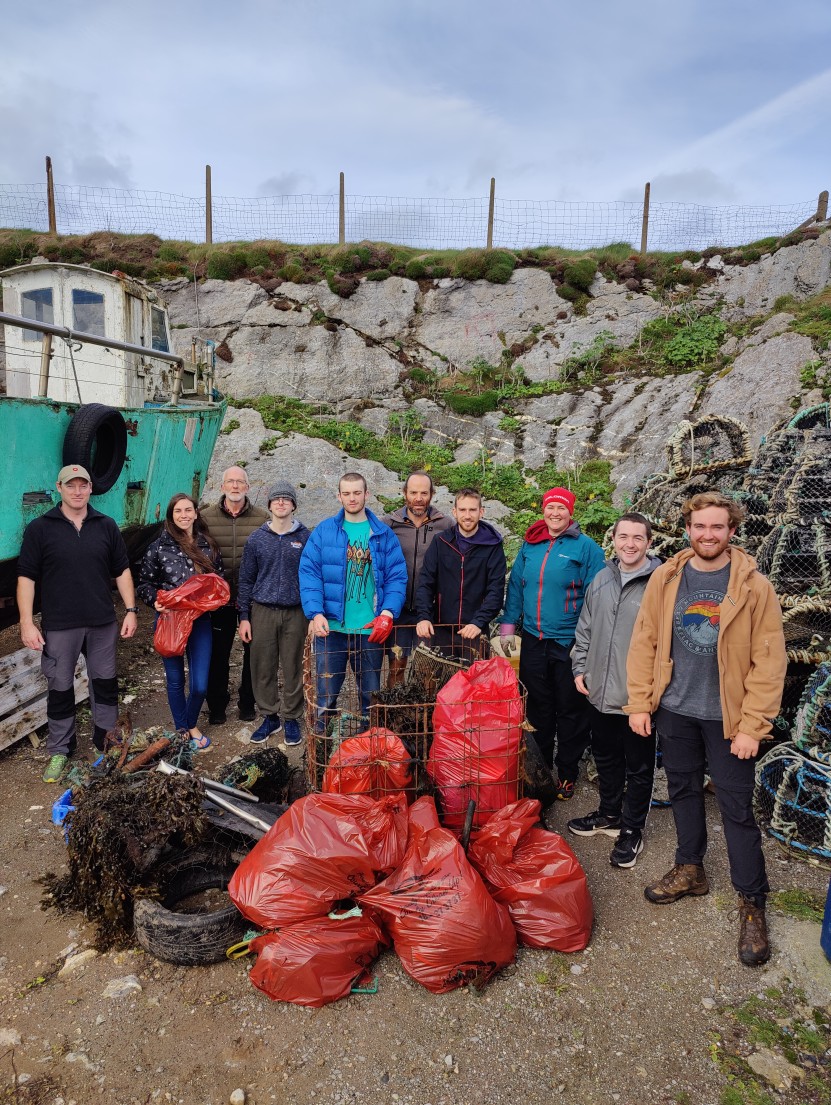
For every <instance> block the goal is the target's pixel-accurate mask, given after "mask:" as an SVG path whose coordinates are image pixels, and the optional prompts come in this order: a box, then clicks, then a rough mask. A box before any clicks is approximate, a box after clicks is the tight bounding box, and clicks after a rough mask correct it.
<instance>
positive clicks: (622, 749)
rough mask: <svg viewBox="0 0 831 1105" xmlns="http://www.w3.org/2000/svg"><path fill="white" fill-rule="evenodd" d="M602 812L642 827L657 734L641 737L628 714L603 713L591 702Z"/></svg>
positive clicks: (627, 824) (631, 826)
mask: <svg viewBox="0 0 831 1105" xmlns="http://www.w3.org/2000/svg"><path fill="white" fill-rule="evenodd" d="M589 714H590V717H591V730H592V754H593V756H594V762H595V766H596V767H597V782H598V786H599V788H600V812H601V813H602V814H605V816H606V817H620V819H621V827H622V828H624V829H640V830H641V831H642V830H643V827H644V825H645V824H646V816H647V814H648V813H649V806H650V803H651V801H652V784H653V783H654V781H655V734H654V732H653V733H652V735H651V736H649V737H640V736H638V734H637V733H633V732H632V730H631V729H630V728H629V718H628V717H627V716H626V715H625V714H602V713H601V712H600V710H596V709H595V708H594V706H592V705H591V703H589Z"/></svg>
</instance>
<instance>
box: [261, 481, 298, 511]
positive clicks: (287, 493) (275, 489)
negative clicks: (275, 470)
mask: <svg viewBox="0 0 831 1105" xmlns="http://www.w3.org/2000/svg"><path fill="white" fill-rule="evenodd" d="M275 499H291V501H292V502H293V503H294V505H295V507H296V506H297V491H296V490H295V487H294V484H291V483H289V481H288V480H277V482H276V483H275V484H273V485H272V486H271V487H270V488H269V492H268V505H269V506H271V504H272V502H273V501H274V500H275Z"/></svg>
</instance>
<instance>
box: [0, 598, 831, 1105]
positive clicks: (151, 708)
mask: <svg viewBox="0 0 831 1105" xmlns="http://www.w3.org/2000/svg"><path fill="white" fill-rule="evenodd" d="M145 620H146V619H144V620H143V621H142V626H141V630H140V634H141V635H140V638H139V639H138V640H137V641H136V642H135V643H133V644H131V645H130V646H129V647H123V662H122V665H121V666H122V672H123V683H124V687H123V692H124V693H126V694H128V695H134V696H135V698H134V700H133V701H132V703H131V705H130V709H131V710H132V711H133V715H134V718H135V720H136V724H137V725H139V726H147V725H149V724H153V723H164V722H167V721H168V714H167V704H166V699H165V697H164V683H163V678H162V670H161V664H160V663H159V661H158V659H157V658H156V657H155V655H154V654H153V653H152V651H151V649H150V646H149V641H148V633H147V625H146V624H145ZM232 712H233V711H232ZM240 728H241V724H240V723H239V722H236V721H234V720H233V719H232V720H229V723H228V724H227V725H226V726H224V727H223V728H222V729H219V730H216V729H215V730H213V731H212V733H211V735H212V737H213V738H214V747H213V748H212V749H211V750H209V751H208V752H206V753H204V754H202V756H201V757H200V765H201V764H203V763H204V764H205V765H206V766H212V765H215V764H216V765H218V764H220V763H222V762H224V761H226V760H228V759H230V758H231V757H232V756H233V755H236V754H238V753H239V752H240V751H241V750H242V748H241V745H240V744H239V743H238V742H237V740H236V739H235V735H236V733H237V732H238V730H239V729H240ZM85 732H86V733H88V725H87V726H86V728H85V729H83V728H82V733H85ZM79 754H80V755H81V756H84V755H85V754H86V755H89V742H88V739H86V738H85V737H84V738H82V740H81V749H80V753H79ZM292 755H294V756H296V755H297V753H296V752H294V751H293V752H292ZM45 758H46V757H45V753H44V752H43V751H40V750H37V751H36V750H33V749H32V748H31V747H30V745H29V743H28V741H23V742H20V743H18V745H16V746H15V747H14V748H12V749H10V750H8V751H7V752H5V753H3V754H0V802H2V810H3V814H2V819H1V820H0V849H2V855H3V857H4V863H3V874H2V877H1V878H0V881H1V882H2V895H1V896H0V996H1V997H2V1004H3V1018H2V1024H3V1027H2V1029H0V1090H1V1092H0V1100H2V1101H4V1102H5V1101H9V1102H15V1103H22V1102H42V1103H43V1102H48V1103H50V1105H72V1103H73V1102H74V1103H75V1105H86V1103H88V1102H91V1101H106V1102H112V1103H113V1105H122V1103H123V1105H139V1103H142V1105H144V1103H150V1102H178V1103H180V1105H192V1103H193V1105H219V1103H221V1102H227V1101H228V1100H229V1097H230V1095H231V1093H232V1091H234V1090H235V1089H237V1088H239V1089H242V1090H243V1091H244V1093H245V1100H246V1101H247V1102H248V1103H249V1105H252V1103H254V1105H266V1103H271V1102H277V1103H281V1105H290V1103H291V1105H293V1103H297V1105H300V1103H307V1102H320V1103H331V1105H341V1103H343V1105H346V1103H373V1105H375V1103H379V1105H380V1103H383V1105H387V1103H399V1105H463V1103H469V1105H498V1103H502V1102H506V1103H507V1102H511V1103H513V1102H515V1101H516V1100H520V1101H522V1102H523V1105H541V1103H543V1102H545V1103H549V1102H551V1101H552V1100H554V1101H558V1100H561V1101H564V1102H568V1103H570V1105H611V1103H613V1102H621V1103H623V1105H650V1103H664V1102H675V1103H677V1105H684V1103H685V1102H691V1101H695V1102H696V1103H699V1105H718V1103H719V1102H720V1101H721V1098H722V1093H723V1091H724V1088H725V1086H726V1081H725V1077H726V1076H725V1072H724V1068H723V1065H719V1064H717V1063H715V1062H714V1061H713V1058H712V1055H713V1054H714V1051H713V1049H714V1048H715V1049H716V1050H717V1046H716V1044H715V1043H714V1041H715V1040H716V1038H717V1037H718V1036H722V1035H723V1034H724V1033H725V1032H726V1031H727V1030H728V1029H729V1028H730V1027H731V1026H732V1028H735V1024H734V1022H733V1021H732V1019H731V1018H730V1016H729V1007H730V1006H732V1005H735V1004H737V1003H740V1002H742V1001H744V1000H745V999H747V998H748V997H750V996H751V995H754V994H762V993H763V992H764V991H765V990H769V989H770V988H771V987H773V986H777V987H779V988H780V989H783V988H784V989H787V987H788V983H787V981H786V980H788V979H790V980H793V982H794V983H795V984H796V985H797V986H799V987H801V988H802V989H803V990H804V991H805V992H806V995H807V997H806V1003H807V1005H806V1008H808V1007H809V1006H811V1005H813V1006H822V1005H823V1004H825V1003H827V1002H828V1001H829V994H831V966H829V964H828V963H827V962H826V961H825V959H824V957H823V956H822V954H821V951H820V949H819V925H816V924H810V923H807V922H796V921H794V920H792V919H790V918H786V917H780V916H776V915H774V916H772V917H771V933H772V942H773V947H774V956H773V959H772V961H771V963H770V964H769V965H768V966H766V967H765V968H762V969H761V970H757V971H751V970H748V969H746V968H744V967H742V966H741V965H740V964H739V962H738V961H737V958H736V953H735V944H736V934H737V927H736V920H735V918H734V917H733V916H732V915H731V911H732V910H733V909H734V906H735V898H734V895H733V893H732V890H731V888H730V885H729V880H728V877H727V870H726V859H725V850H724V842H723V834H722V833H721V831H720V825H719V822H718V814H717V811H716V809H715V803H714V800H712V799H710V800H709V807H708V808H709V813H708V817H709V822H710V829H711V849H710V854H709V856H708V863H707V867H708V873H709V876H710V881H711V884H712V891H711V893H710V895H709V896H708V897H706V898H700V899H685V900H683V901H681V902H678V903H677V904H675V905H673V906H669V907H655V906H650V905H649V904H648V903H647V902H646V901H645V900H644V898H643V886H644V884H645V883H646V882H648V881H650V880H651V879H653V878H655V877H658V876H660V875H661V874H663V872H664V871H665V870H666V869H667V868H668V867H669V866H670V865H671V862H672V854H673V840H674V834H673V831H672V819H671V812H670V811H669V810H668V809H656V810H654V811H653V813H652V815H651V819H650V823H649V825H648V840H647V846H646V849H645V851H644V853H643V854H642V856H641V857H640V860H639V862H638V865H637V866H636V867H635V868H634V869H632V870H631V871H621V870H618V869H615V868H612V867H611V866H610V865H609V862H608V854H609V850H610V848H611V844H612V842H611V841H610V840H609V839H608V838H606V837H595V838H590V839H583V838H575V837H571V838H570V841H569V842H570V843H571V844H572V845H573V847H574V850H575V851H576V853H577V855H578V857H579V858H580V859H581V861H582V862H583V863H584V865H585V867H586V869H587V872H588V877H589V882H590V886H591V889H592V893H593V896H594V903H595V910H596V922H595V929H594V933H593V938H592V941H591V943H590V945H589V947H588V948H587V949H586V951H585V952H582V953H579V954H575V955H572V956H561V955H557V954H550V953H545V952H540V951H532V950H526V949H520V951H519V953H518V956H517V960H516V964H515V965H514V966H513V967H510V968H508V969H507V970H505V971H503V972H502V973H501V974H500V975H499V976H498V977H497V978H496V979H495V980H494V981H493V982H492V983H491V984H490V985H489V986H488V987H487V988H486V989H485V990H484V991H482V992H481V993H477V992H475V991H472V990H467V989H465V990H460V991H455V992H453V993H451V994H448V995H444V996H434V995H432V994H430V993H428V992H427V991H426V990H424V989H422V988H421V987H420V986H419V985H418V984H416V983H415V982H413V981H412V980H410V979H409V978H408V977H407V976H406V975H405V973H404V972H403V970H402V969H401V967H400V965H399V962H398V960H397V958H396V956H395V955H394V953H392V952H387V953H386V954H384V955H383V956H382V958H381V959H380V960H379V962H378V963H377V966H376V976H377V980H378V991H377V993H375V994H367V995H355V996H352V997H350V998H348V999H346V1000H343V1001H340V1002H338V1003H336V1004H335V1005H330V1006H327V1007H325V1008H323V1009H321V1010H317V1011H310V1010H306V1009H302V1008H299V1007H295V1006H292V1005H287V1004H278V1003H275V1002H272V1001H270V1000H269V999H268V998H267V997H265V996H264V995H262V994H260V993H259V992H258V991H256V990H255V989H254V988H253V987H252V986H251V984H250V983H249V981H248V978H247V963H246V961H244V960H242V961H236V962H230V961H229V962H224V963H220V964H217V965H215V966H209V967H194V968H182V967H175V966H172V965H170V964H166V963H162V962H159V961H157V960H155V959H153V958H152V957H150V956H148V955H147V954H145V953H143V952H142V951H140V950H137V949H134V950H128V951H120V952H107V953H104V954H99V955H94V956H92V957H91V958H90V959H89V960H88V961H87V962H86V964H85V965H84V966H82V967H79V968H78V969H76V970H75V971H73V972H71V973H70V974H68V975H65V976H64V977H59V976H57V975H56V974H55V973H54V971H55V968H57V967H59V966H60V965H61V964H62V963H63V962H64V960H65V959H66V957H67V956H68V955H70V954H74V953H77V952H79V951H83V950H84V949H88V948H90V947H91V946H92V939H93V933H92V929H91V927H90V926H89V925H88V924H86V923H85V922H84V920H83V918H82V917H79V916H60V915H59V914H57V913H55V912H53V911H47V912H43V911H41V909H40V898H41V893H42V891H41V887H40V886H39V885H38V884H37V882H36V880H37V879H38V877H39V876H40V875H42V874H43V873H44V872H46V871H59V870H60V869H61V867H62V865H63V864H64V862H65V856H66V853H65V847H64V843H63V838H62V834H61V831H60V830H59V829H58V828H56V827H54V826H53V825H52V824H51V821H50V807H51V803H52V802H53V800H54V798H55V797H56V796H57V793H59V789H60V788H58V787H55V786H47V785H45V784H43V783H42V782H41V781H40V775H41V772H42V770H43V765H44V762H45ZM595 806H596V792H595V791H594V788H593V787H592V786H591V785H589V784H587V783H585V782H583V783H581V785H580V786H579V787H578V792H577V795H576V797H575V798H574V800H573V801H572V802H571V803H569V804H561V805H559V806H558V807H556V808H555V809H554V810H553V811H552V813H551V815H550V819H549V827H550V828H553V829H555V830H557V831H563V832H564V831H565V821H566V820H567V819H568V818H570V817H573V816H576V815H579V814H582V813H586V812H589V811H590V810H591V809H594V808H595ZM766 852H767V856H768V861H769V871H770V878H771V883H772V884H773V888H774V889H775V890H782V889H789V888H793V887H805V888H809V889H814V890H817V891H824V888H825V887H826V886H827V883H828V873H827V872H825V871H822V870H819V869H816V868H812V867H809V866H807V865H805V864H803V863H800V862H797V861H794V860H791V859H790V857H789V856H787V855H786V854H785V853H783V852H782V851H781V850H780V849H779V848H778V847H777V846H775V845H774V844H773V843H772V842H766ZM127 976H133V977H134V979H135V984H134V985H132V988H130V989H129V992H128V993H126V994H125V995H124V996H120V997H110V996H107V993H106V990H107V987H108V985H109V984H111V983H112V982H113V981H114V980H119V979H125V978H126V977H127ZM829 1042H831V1041H829ZM828 1058H829V1059H831V1053H829V1056H828ZM820 1073H821V1076H822V1078H825V1076H826V1075H827V1076H829V1079H831V1066H826V1067H823V1068H822V1070H821V1072H820ZM826 1085H828V1083H827V1082H826ZM829 1092H831V1091H829ZM792 1094H796V1096H792V1095H791V1094H783V1095H781V1096H779V1097H777V1099H776V1100H777V1101H780V1102H788V1103H791V1102H793V1103H794V1105H796V1103H797V1102H800V1103H801V1102H805V1101H808V1100H810V1101H812V1102H813V1101H817V1102H819V1101H824V1100H828V1099H826V1098H822V1097H819V1096H816V1097H813V1096H810V1097H809V1096H808V1095H807V1093H806V1092H805V1091H802V1090H800V1089H799V1087H798V1085H797V1086H796V1087H795V1089H794V1090H793V1091H792ZM735 1100H737V1101H743V1100H744V1099H743V1098H737V1099H735ZM747 1100H748V1101H751V1100H753V1101H755V1100H756V1099H755V1098H754V1099H751V1098H748V1099H747Z"/></svg>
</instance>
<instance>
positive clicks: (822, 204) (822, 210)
mask: <svg viewBox="0 0 831 1105" xmlns="http://www.w3.org/2000/svg"><path fill="white" fill-rule="evenodd" d="M815 218H816V221H817V222H818V223H824V222H825V220H826V219H827V218H828V189H827V188H826V190H825V191H824V192H820V194H819V199H818V200H817V213H816V216H815Z"/></svg>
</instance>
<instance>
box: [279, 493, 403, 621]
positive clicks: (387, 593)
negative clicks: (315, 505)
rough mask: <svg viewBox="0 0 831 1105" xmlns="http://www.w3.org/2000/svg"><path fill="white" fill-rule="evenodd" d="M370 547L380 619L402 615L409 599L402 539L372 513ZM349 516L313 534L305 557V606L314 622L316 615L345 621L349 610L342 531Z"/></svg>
mask: <svg viewBox="0 0 831 1105" xmlns="http://www.w3.org/2000/svg"><path fill="white" fill-rule="evenodd" d="M366 516H367V519H368V521H369V528H370V534H369V547H370V550H371V552H372V578H373V580H374V581H375V613H376V614H380V613H381V611H382V610H389V611H390V613H391V614H392V616H393V617H394V618H397V617H398V615H399V614H400V613H401V607H402V606H403V605H404V599H405V597H406V594H407V564H406V562H405V560H404V554H403V553H402V551H401V545H400V543H399V541H398V538H397V537H396V536H395V534H394V533H393V532H392V530H391V529H390V527H389V526H386V525H384V523H383V522H382V521H381V519H380V518H379V517H378V516H377V515H376V514H373V513H372V511H371V510H368V511H367V512H366ZM343 518H344V511H343V510H340V511H338V513H337V514H335V515H334V517H332V518H324V519H323V521H322V522H321V523H320V525H318V526H316V527H315V529H313V530H312V535H311V537H310V538H309V540H308V541H307V542H306V547H305V548H304V549H303V554H302V556H301V557H300V601H301V603H302V604H303V613H304V614H305V615H306V617H307V618H309V620H311V619H312V618H314V617H315V615H317V614H323V616H324V617H325V618H327V619H328V618H331V619H332V620H333V621H343V615H344V609H345V606H346V550H347V546H348V544H349V542H348V541H347V538H346V533H345V531H344V528H343Z"/></svg>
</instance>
